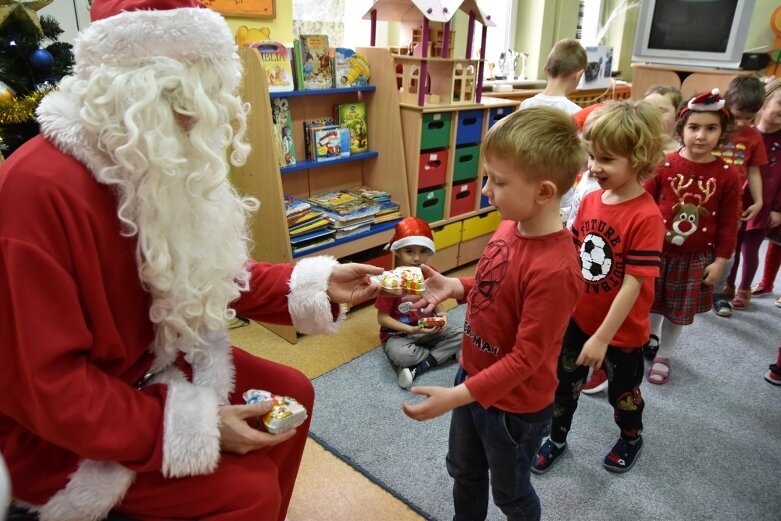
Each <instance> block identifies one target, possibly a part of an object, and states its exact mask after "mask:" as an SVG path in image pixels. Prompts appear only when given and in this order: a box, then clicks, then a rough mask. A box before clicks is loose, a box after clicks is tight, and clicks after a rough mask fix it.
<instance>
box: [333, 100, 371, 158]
mask: <svg viewBox="0 0 781 521" xmlns="http://www.w3.org/2000/svg"><path fill="white" fill-rule="evenodd" d="M336 122H337V123H338V124H339V126H340V127H344V128H349V129H350V152H352V153H353V154H357V153H360V152H366V151H367V150H369V138H368V133H369V128H368V126H367V125H366V105H365V104H364V103H363V102H361V101H359V102H356V103H342V104H341V105H337V106H336Z"/></svg>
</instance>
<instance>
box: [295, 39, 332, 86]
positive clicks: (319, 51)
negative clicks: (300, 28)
mask: <svg viewBox="0 0 781 521" xmlns="http://www.w3.org/2000/svg"><path fill="white" fill-rule="evenodd" d="M295 55H296V60H297V63H296V70H297V71H298V72H299V78H300V79H299V88H300V89H302V90H317V89H330V88H333V86H334V84H333V72H332V69H331V50H330V48H329V47H328V36H327V35H325V34H302V35H301V36H299V37H298V39H297V40H296V41H295Z"/></svg>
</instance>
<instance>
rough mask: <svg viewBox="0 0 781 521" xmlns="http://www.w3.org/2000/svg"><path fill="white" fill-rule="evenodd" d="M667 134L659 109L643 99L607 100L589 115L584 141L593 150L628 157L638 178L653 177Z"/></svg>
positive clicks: (640, 179)
mask: <svg viewBox="0 0 781 521" xmlns="http://www.w3.org/2000/svg"><path fill="white" fill-rule="evenodd" d="M668 137H669V136H668V135H667V133H666V132H665V129H664V123H663V122H662V116H661V114H660V113H659V110H658V109H657V108H656V107H654V106H653V105H651V104H650V103H647V102H644V101H635V100H624V101H606V102H605V103H604V105H602V107H600V108H599V109H597V110H595V111H594V112H592V113H591V114H589V117H588V119H586V123H585V125H584V126H583V140H584V141H585V142H586V143H587V144H588V145H590V146H591V148H592V150H594V151H598V152H601V153H603V154H605V153H610V154H614V155H617V156H621V157H626V158H628V159H629V163H630V164H631V165H632V167H634V168H636V169H637V179H638V181H641V182H642V181H645V180H646V179H650V178H651V177H653V173H654V169H655V168H656V166H657V165H658V164H659V163H661V162H662V160H663V159H664V146H665V144H666V143H667V139H668Z"/></svg>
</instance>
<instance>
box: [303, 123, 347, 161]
mask: <svg viewBox="0 0 781 521" xmlns="http://www.w3.org/2000/svg"><path fill="white" fill-rule="evenodd" d="M311 132H312V137H311V138H310V140H311V142H312V158H313V159H314V160H315V161H331V160H333V159H339V158H340V157H347V156H349V155H350V131H349V130H347V129H346V128H341V127H338V126H336V125H329V126H325V127H313V128H312V129H311Z"/></svg>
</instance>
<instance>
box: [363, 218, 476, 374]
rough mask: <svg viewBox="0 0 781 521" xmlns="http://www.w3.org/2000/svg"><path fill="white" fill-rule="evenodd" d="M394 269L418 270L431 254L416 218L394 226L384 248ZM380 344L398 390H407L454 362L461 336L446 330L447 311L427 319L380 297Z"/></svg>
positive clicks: (424, 227)
mask: <svg viewBox="0 0 781 521" xmlns="http://www.w3.org/2000/svg"><path fill="white" fill-rule="evenodd" d="M388 247H389V248H390V250H391V251H392V252H393V254H394V256H395V259H396V263H395V265H396V267H400V266H412V267H420V265H421V264H423V263H425V262H426V261H428V258H429V257H430V256H431V255H432V254H433V253H434V251H435V247H434V240H433V238H432V234H431V228H430V227H429V225H428V223H427V222H426V221H424V220H423V219H421V218H419V217H407V218H406V219H403V220H401V221H399V222H398V223H397V224H396V228H395V232H394V234H393V237H392V238H391V241H390V243H389V245H388ZM374 307H376V308H377V322H379V323H380V326H381V327H380V340H381V341H382V347H383V349H384V350H385V354H386V355H388V358H389V359H390V360H391V362H393V363H394V364H395V365H396V366H397V367H398V368H399V387H401V388H402V389H409V387H410V385H412V381H413V380H414V379H415V378H417V377H418V376H420V375H422V374H423V373H425V372H426V371H428V370H429V369H431V368H432V367H436V366H438V365H439V364H441V363H442V362H444V361H446V360H447V359H449V358H454V357H455V355H456V354H457V353H458V352H459V350H460V349H461V337H462V336H463V332H462V331H461V328H459V327H447V311H445V308H444V307H442V305H438V306H437V307H436V308H435V309H434V311H433V313H429V314H428V315H425V314H422V313H420V312H419V311H418V310H415V309H411V304H410V303H409V302H405V301H403V299H402V297H400V296H395V295H380V296H379V297H377V300H376V301H375V303H374ZM434 315H435V316H437V317H440V318H442V319H444V321H445V323H444V324H443V325H440V326H434V327H426V326H421V325H418V320H419V319H421V318H423V317H426V316H434Z"/></svg>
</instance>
